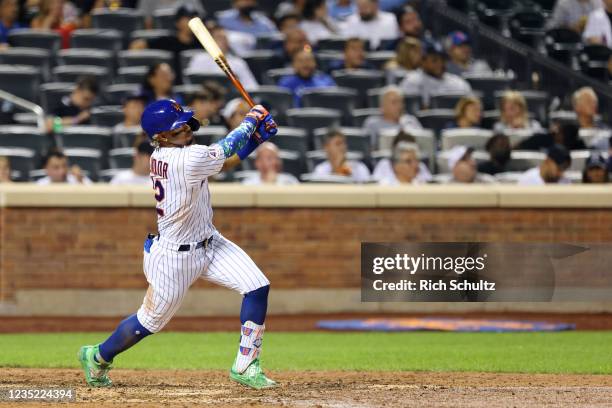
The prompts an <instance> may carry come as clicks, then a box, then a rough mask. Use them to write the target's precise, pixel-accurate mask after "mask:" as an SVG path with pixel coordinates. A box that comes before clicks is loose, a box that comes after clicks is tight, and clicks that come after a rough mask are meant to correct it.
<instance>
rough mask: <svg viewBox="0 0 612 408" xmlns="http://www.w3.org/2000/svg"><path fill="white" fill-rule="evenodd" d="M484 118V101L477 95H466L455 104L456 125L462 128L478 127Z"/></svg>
mask: <svg viewBox="0 0 612 408" xmlns="http://www.w3.org/2000/svg"><path fill="white" fill-rule="evenodd" d="M481 120H482V103H481V102H480V99H479V98H478V97H476V96H464V97H463V98H461V99H459V102H457V106H455V121H456V122H455V126H456V127H457V128H460V129H466V128H478V127H480V121H481Z"/></svg>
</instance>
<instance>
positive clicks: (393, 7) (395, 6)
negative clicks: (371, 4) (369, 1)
mask: <svg viewBox="0 0 612 408" xmlns="http://www.w3.org/2000/svg"><path fill="white" fill-rule="evenodd" d="M406 3H407V1H406V0H379V7H380V9H381V10H384V11H391V12H396V11H399V10H400V9H401V8H402V6H404V5H405V4H406ZM408 7H410V6H408Z"/></svg>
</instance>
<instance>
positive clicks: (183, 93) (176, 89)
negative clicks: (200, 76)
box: [172, 84, 202, 101]
mask: <svg viewBox="0 0 612 408" xmlns="http://www.w3.org/2000/svg"><path fill="white" fill-rule="evenodd" d="M201 90H202V85H200V84H184V85H175V86H173V87H172V92H173V93H174V94H177V95H179V96H180V97H181V98H182V99H183V101H185V100H186V99H188V98H189V96H190V95H193V94H195V93H197V92H199V91H201Z"/></svg>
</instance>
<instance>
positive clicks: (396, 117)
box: [363, 85, 423, 146]
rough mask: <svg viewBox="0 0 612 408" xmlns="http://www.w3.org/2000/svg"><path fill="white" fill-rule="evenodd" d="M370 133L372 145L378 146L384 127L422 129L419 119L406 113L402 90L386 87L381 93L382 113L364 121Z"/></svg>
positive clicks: (393, 86)
mask: <svg viewBox="0 0 612 408" xmlns="http://www.w3.org/2000/svg"><path fill="white" fill-rule="evenodd" d="M363 128H364V129H365V130H366V131H367V132H368V133H369V135H370V140H371V144H372V146H378V136H379V134H380V131H381V130H383V129H390V128H396V129H398V130H399V129H408V130H409V129H422V128H423V127H422V126H421V123H420V122H419V120H418V119H417V118H416V117H414V116H412V115H410V114H408V113H406V111H405V106H404V95H403V94H402V90H401V89H400V88H399V87H397V86H395V85H389V86H387V87H385V88H384V89H383V91H382V93H381V94H380V115H375V116H370V117H368V118H367V119H366V120H365V122H364V123H363Z"/></svg>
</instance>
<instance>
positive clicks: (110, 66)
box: [56, 48, 115, 72]
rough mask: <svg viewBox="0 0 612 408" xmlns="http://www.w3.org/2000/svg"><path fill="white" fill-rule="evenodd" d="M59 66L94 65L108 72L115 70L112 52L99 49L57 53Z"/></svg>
mask: <svg viewBox="0 0 612 408" xmlns="http://www.w3.org/2000/svg"><path fill="white" fill-rule="evenodd" d="M56 60H57V65H92V66H97V67H103V68H106V69H107V70H108V72H113V71H114V69H115V56H114V55H113V52H112V51H108V50H101V49H97V48H68V49H65V50H61V51H59V52H58V53H57V58H56Z"/></svg>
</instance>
